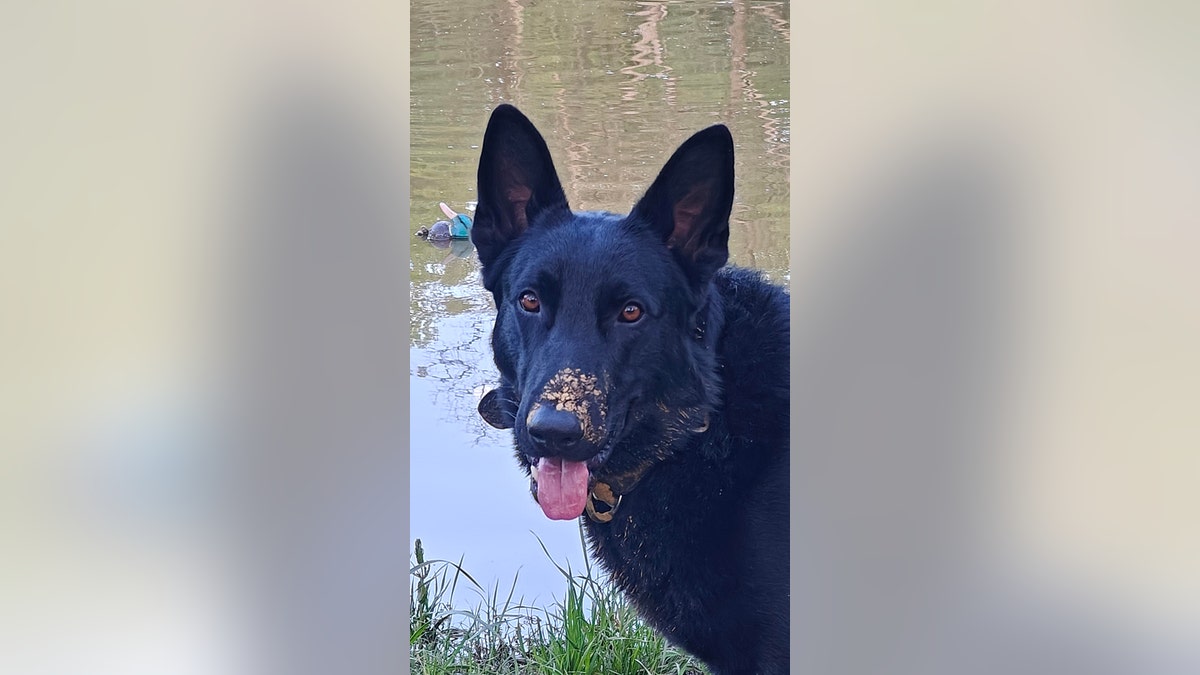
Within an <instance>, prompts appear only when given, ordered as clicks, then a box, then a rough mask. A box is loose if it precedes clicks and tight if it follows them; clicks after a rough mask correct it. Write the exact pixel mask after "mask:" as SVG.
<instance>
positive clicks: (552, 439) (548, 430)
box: [528, 406, 583, 451]
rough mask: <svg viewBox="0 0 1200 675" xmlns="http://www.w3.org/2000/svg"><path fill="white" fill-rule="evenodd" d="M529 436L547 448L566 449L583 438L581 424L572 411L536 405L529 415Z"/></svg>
mask: <svg viewBox="0 0 1200 675" xmlns="http://www.w3.org/2000/svg"><path fill="white" fill-rule="evenodd" d="M528 429H529V436H530V438H532V439H533V440H534V442H535V443H537V444H538V445H540V446H543V447H545V448H547V449H549V450H560V451H561V450H567V449H570V448H572V447H574V446H575V445H576V444H577V443H578V442H579V440H580V439H582V438H583V426H582V425H580V424H579V418H578V417H577V416H576V415H575V414H574V413H572V412H568V411H566V410H558V409H556V408H553V407H551V406H538V407H537V408H536V409H535V410H534V411H533V412H532V413H530V415H529V420H528Z"/></svg>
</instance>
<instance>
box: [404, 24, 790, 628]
mask: <svg viewBox="0 0 1200 675" xmlns="http://www.w3.org/2000/svg"><path fill="white" fill-rule="evenodd" d="M789 21H790V18H789V10H788V5H787V3H786V2H746V1H745V0H732V1H729V2H718V3H713V2H648V1H642V2H589V1H587V0H576V1H574V2H555V3H532V2H519V1H518V0H509V1H507V2H504V1H487V0H455V1H454V2H420V3H413V5H412V9H411V27H412V35H411V49H412V54H411V71H410V73H411V87H412V99H411V101H412V107H411V112H410V121H411V139H410V143H411V152H412V154H411V188H412V197H411V203H410V209H409V213H410V218H411V221H410V229H411V230H412V231H414V232H415V231H416V230H417V228H418V227H420V226H421V225H430V224H432V223H433V222H434V221H436V220H440V219H442V218H443V216H442V215H441V212H440V211H439V210H438V202H443V201H444V202H446V203H447V204H449V205H450V206H451V207H452V208H454V209H455V210H457V211H459V212H467V213H470V211H468V210H467V205H468V203H472V202H473V201H474V200H475V170H476V162H477V161H478V157H479V144H480V142H481V139H482V138H483V129H484V126H485V125H486V122H487V117H488V115H489V113H490V112H491V110H492V109H494V108H495V107H496V106H497V105H499V104H500V103H512V104H514V105H516V106H517V107H518V108H520V109H521V110H522V111H523V112H524V113H525V114H526V115H528V116H529V117H530V118H531V119H532V120H533V122H534V124H535V125H536V126H537V127H538V129H539V130H540V131H541V132H542V134H543V136H545V138H546V141H547V143H548V144H549V146H550V152H551V155H552V156H553V158H554V162H555V166H556V168H557V169H558V173H559V177H560V179H561V180H562V183H563V187H564V189H565V191H566V193H567V197H568V200H569V201H570V203H571V206H572V207H573V208H575V209H607V210H611V211H618V212H623V211H627V210H628V209H629V208H630V206H632V204H633V203H634V201H635V200H636V199H637V198H638V197H639V196H640V195H641V193H642V191H644V190H645V188H646V187H647V186H649V184H650V182H651V181H652V180H653V179H654V177H655V175H656V174H657V172H658V170H659V169H660V168H661V167H662V165H663V163H664V162H665V161H666V160H667V158H668V157H669V156H670V154H671V152H672V151H674V149H675V148H676V147H677V146H678V145H679V143H681V142H682V141H683V140H684V139H685V138H687V137H688V136H689V135H691V134H692V133H694V132H695V131H698V130H700V129H702V128H704V127H706V126H708V125H711V124H715V123H717V122H722V123H724V124H726V125H728V126H729V127H730V130H731V131H732V133H733V137H734V142H735V144H736V171H737V187H736V189H737V195H736V200H735V204H734V209H733V216H732V221H731V234H730V254H731V256H730V257H731V262H734V263H736V264H739V265H744V266H748V267H755V268H758V269H761V270H763V271H765V272H766V273H767V275H768V276H769V277H770V278H772V279H774V280H777V281H780V282H783V283H786V282H787V280H788V275H789V258H788V199H789V193H788V190H789V174H788V160H789V145H788V143H789V114H790V104H789V101H788V77H789V62H788V49H789V40H790V23H789ZM411 254H412V257H411V260H412V264H411V269H410V275H411V293H412V298H411V301H412V325H411V334H410V338H411V350H412V351H411V375H410V383H411V396H412V399H411V400H412V403H411V406H412V408H411V421H412V426H411V434H412V436H411V481H412V485H411V532H412V536H413V537H416V538H420V539H421V540H422V541H423V543H424V548H425V551H426V555H427V557H430V558H440V559H453V560H458V559H459V558H460V557H461V558H462V559H463V566H464V568H465V569H466V570H467V571H469V572H470V573H471V574H472V575H473V576H474V577H475V578H476V579H477V580H478V581H479V582H480V583H483V584H484V585H487V586H491V585H493V584H497V583H498V584H499V586H500V588H501V589H502V590H504V591H507V589H508V586H509V585H510V584H512V582H513V579H514V578H517V577H518V572H519V580H518V582H517V586H516V595H517V596H523V597H524V599H525V601H526V602H528V603H530V604H546V603H549V602H551V600H552V598H553V597H555V596H557V595H559V594H560V593H561V590H562V589H563V587H564V584H563V580H562V578H561V576H560V575H559V573H558V572H557V571H556V570H555V568H554V566H553V565H552V564H551V561H550V560H549V559H548V558H547V557H546V554H545V553H543V551H542V548H541V545H539V543H538V539H540V540H541V541H542V542H543V543H544V544H545V546H546V548H547V550H548V551H549V552H550V553H551V555H552V556H553V557H554V559H555V561H557V562H558V563H559V564H564V563H569V564H570V565H571V566H572V567H573V568H574V569H581V568H582V567H583V548H582V545H581V543H580V535H579V528H578V526H577V525H576V524H572V523H563V522H552V521H549V520H547V519H546V518H545V517H544V516H543V515H542V512H541V510H540V509H539V508H538V507H537V505H536V504H535V503H534V501H533V500H532V498H531V497H530V495H529V485H528V479H527V478H525V477H524V475H523V473H522V472H521V471H520V470H518V468H517V464H516V460H515V459H514V457H513V453H512V441H511V435H510V432H507V431H498V430H495V429H492V428H491V427H489V426H487V425H486V424H485V423H484V422H483V421H482V420H481V419H480V418H479V416H478V414H477V413H476V410H475V406H476V402H477V400H478V396H479V394H480V392H481V391H482V390H483V389H485V388H490V387H491V386H493V385H494V384H495V382H496V381H497V374H496V370H495V367H494V365H493V364H492V360H491V350H490V332H491V326H492V321H493V318H494V309H493V307H492V301H491V297H490V296H489V295H488V294H487V292H486V291H485V290H484V289H483V287H482V285H481V284H480V280H479V263H478V260H477V258H476V256H475V252H474V250H473V249H472V248H471V247H470V244H469V243H468V242H456V243H455V244H454V245H453V246H451V247H447V248H438V247H435V246H434V245H432V244H431V243H430V242H427V241H425V240H423V239H420V238H417V237H415V236H414V237H413V238H412V249H411ZM535 536H536V538H535ZM410 547H411V542H410ZM474 600H475V598H473V597H472V596H470V595H469V594H460V596H459V597H457V598H456V601H457V603H456V604H460V605H472V604H474V602H473V601H474Z"/></svg>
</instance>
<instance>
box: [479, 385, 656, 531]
mask: <svg viewBox="0 0 1200 675" xmlns="http://www.w3.org/2000/svg"><path fill="white" fill-rule="evenodd" d="M637 402H638V398H636V397H635V398H633V399H632V400H630V401H629V404H628V406H625V414H624V415H621V416H620V418H619V419H613V418H611V417H610V418H609V419H608V420H606V422H607V425H606V426H607V427H608V428H607V429H596V430H597V431H600V432H601V434H602V436H601V437H602V438H603V439H604V440H603V441H602V445H601V447H600V449H599V451H597V452H596V453H595V454H593V455H592V456H591V457H588V458H586V459H583V458H567V457H563V456H546V455H542V454H540V453H537V452H536V451H533V448H534V444H533V443H532V442H531V441H530V440H529V439H528V438H525V437H524V436H525V432H524V431H522V430H521V425H518V424H516V422H517V411H518V410H519V409H520V399H519V398H518V397H517V396H516V395H515V392H514V391H513V390H512V389H511V388H508V387H505V386H501V387H499V388H497V389H494V390H492V391H489V392H488V393H487V394H486V395H485V396H484V397H483V400H482V401H481V402H480V404H479V413H480V415H481V416H482V417H483V418H484V420H485V421H487V422H488V423H489V424H491V425H492V426H494V427H496V428H499V429H510V428H513V427H514V426H517V427H518V431H517V446H518V451H519V456H520V459H521V461H522V463H523V464H525V465H527V466H528V467H529V473H530V486H529V487H530V492H531V493H532V494H533V497H534V499H535V500H536V501H537V503H538V505H539V506H540V507H541V508H542V512H543V513H545V514H546V517H547V518H550V519H551V520H573V519H575V518H578V517H579V516H580V515H582V514H583V513H584V509H585V507H586V505H587V501H588V496H589V493H590V491H591V489H592V486H593V484H594V483H595V482H596V476H597V475H603V474H604V468H605V465H606V463H607V462H608V460H609V458H610V457H611V456H612V454H613V448H614V447H615V446H616V440H617V439H618V438H619V437H620V436H621V430H622V429H623V428H624V427H625V425H626V424H627V423H628V421H629V417H630V415H631V414H632V412H633V410H635V409H636V405H637Z"/></svg>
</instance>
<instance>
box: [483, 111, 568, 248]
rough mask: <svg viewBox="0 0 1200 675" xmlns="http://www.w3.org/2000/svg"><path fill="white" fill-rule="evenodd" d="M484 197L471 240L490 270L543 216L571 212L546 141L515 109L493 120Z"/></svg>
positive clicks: (487, 144) (485, 162) (486, 154)
mask: <svg viewBox="0 0 1200 675" xmlns="http://www.w3.org/2000/svg"><path fill="white" fill-rule="evenodd" d="M478 196H479V204H478V205H477V206H476V207H475V223H474V224H473V225H472V226H471V241H472V242H473V243H474V244H475V248H476V249H478V250H479V260H480V262H482V263H483V266H484V267H487V266H488V265H490V264H491V263H492V262H493V261H494V260H495V259H496V258H497V257H498V256H499V255H500V253H501V252H502V251H503V250H504V247H505V246H507V245H508V244H509V242H511V241H512V240H513V239H516V238H517V237H518V236H520V235H521V233H523V232H524V231H525V230H526V229H527V228H528V227H529V225H530V223H533V222H534V221H535V220H536V219H537V217H538V216H539V215H541V214H542V213H543V212H547V211H552V210H567V209H568V207H567V197H566V195H565V194H563V189H562V184H561V183H559V182H558V174H557V173H555V171H554V163H553V162H552V161H551V160H550V149H549V148H547V147H546V141H544V140H543V139H542V135H541V134H539V133H538V131H537V129H535V128H534V126H533V123H532V122H530V121H529V118H527V117H525V115H523V114H521V111H519V110H517V109H516V108H514V107H513V106H511V105H507V104H504V105H501V106H499V107H497V108H496V109H495V110H494V111H492V117H491V119H489V120H488V126H487V131H486V132H484V135H483V149H482V151H481V152H480V156H479V185H478Z"/></svg>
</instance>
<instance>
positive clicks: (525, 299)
mask: <svg viewBox="0 0 1200 675" xmlns="http://www.w3.org/2000/svg"><path fill="white" fill-rule="evenodd" d="M541 308H542V302H541V301H540V300H538V296H537V293H534V292H533V291H525V292H524V293H522V294H521V309H523V310H525V311H526V312H530V313H536V312H537V311H538V310H540V309H541Z"/></svg>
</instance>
